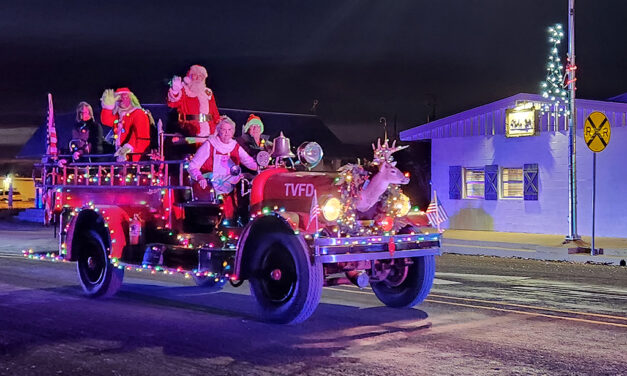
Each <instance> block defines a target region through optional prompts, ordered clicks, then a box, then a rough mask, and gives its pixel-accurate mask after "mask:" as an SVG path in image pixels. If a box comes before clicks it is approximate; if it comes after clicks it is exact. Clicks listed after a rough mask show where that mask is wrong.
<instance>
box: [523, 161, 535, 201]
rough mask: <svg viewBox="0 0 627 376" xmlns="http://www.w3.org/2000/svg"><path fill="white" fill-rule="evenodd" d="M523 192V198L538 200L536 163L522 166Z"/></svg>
mask: <svg viewBox="0 0 627 376" xmlns="http://www.w3.org/2000/svg"><path fill="white" fill-rule="evenodd" d="M523 193H524V195H525V200H534V201H535V200H538V164H537V163H531V164H525V165H524V166H523Z"/></svg>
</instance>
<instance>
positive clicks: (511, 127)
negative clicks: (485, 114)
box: [505, 103, 538, 137]
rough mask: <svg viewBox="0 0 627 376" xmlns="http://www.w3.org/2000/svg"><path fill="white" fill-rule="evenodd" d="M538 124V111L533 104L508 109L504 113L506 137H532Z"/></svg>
mask: <svg viewBox="0 0 627 376" xmlns="http://www.w3.org/2000/svg"><path fill="white" fill-rule="evenodd" d="M537 124H538V110H536V109H535V107H534V106H533V104H531V103H525V104H523V105H519V106H516V107H514V108H510V109H508V110H506V111H505V135H506V136H507V137H522V136H533V135H535V134H536V130H537Z"/></svg>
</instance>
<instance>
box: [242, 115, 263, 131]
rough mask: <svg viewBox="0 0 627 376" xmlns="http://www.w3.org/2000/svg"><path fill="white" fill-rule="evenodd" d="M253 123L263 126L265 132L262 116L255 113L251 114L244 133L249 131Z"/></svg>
mask: <svg viewBox="0 0 627 376" xmlns="http://www.w3.org/2000/svg"><path fill="white" fill-rule="evenodd" d="M253 125H258V126H259V128H261V133H263V122H261V118H260V117H259V116H257V115H255V114H250V116H249V117H248V120H247V121H246V124H245V125H244V133H248V130H249V129H250V127H252V126H253Z"/></svg>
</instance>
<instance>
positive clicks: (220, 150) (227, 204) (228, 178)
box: [188, 116, 257, 218]
mask: <svg viewBox="0 0 627 376" xmlns="http://www.w3.org/2000/svg"><path fill="white" fill-rule="evenodd" d="M234 133H235V123H234V122H233V120H231V119H230V118H229V117H228V116H222V117H221V118H220V122H219V123H218V124H217V126H216V134H215V135H210V136H209V138H208V140H207V141H206V142H205V143H203V144H202V146H201V147H200V148H198V150H197V151H196V154H194V157H193V158H192V160H191V161H190V162H189V167H188V171H189V174H190V176H191V177H192V178H193V179H194V180H196V181H197V182H198V185H199V186H200V188H201V189H203V190H205V189H208V187H211V188H212V189H213V190H214V192H215V193H216V194H222V195H223V197H224V215H225V216H226V218H232V217H233V215H234V213H235V207H236V203H235V196H234V194H233V188H234V186H235V184H237V182H238V181H239V179H240V176H239V175H238V176H233V175H232V173H231V171H232V170H231V169H232V168H233V167H234V166H239V164H240V163H242V164H243V165H244V166H246V167H247V168H249V169H251V170H256V169H257V163H256V162H255V160H254V159H253V158H252V157H251V156H250V155H248V153H246V151H245V150H244V149H243V148H242V147H240V145H239V144H238V143H237V142H236V141H235V140H234V139H233V134H234Z"/></svg>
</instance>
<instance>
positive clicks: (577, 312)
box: [429, 294, 627, 321]
mask: <svg viewBox="0 0 627 376" xmlns="http://www.w3.org/2000/svg"><path fill="white" fill-rule="evenodd" d="M429 296H431V297H434V298H445V299H451V300H465V301H469V302H478V303H487V304H498V305H504V306H512V307H520V308H530V309H538V310H542V311H554V312H562V313H572V314H575V315H583V316H595V317H603V318H606V319H614V320H624V321H627V317H621V316H612V315H604V314H602V313H587V312H579V311H570V310H567V309H558V308H544V307H538V306H532V305H526V304H516V303H500V302H499V301H491V300H483V299H473V298H458V297H453V296H447V295H438V294H429Z"/></svg>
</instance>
